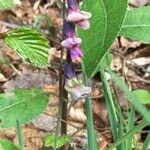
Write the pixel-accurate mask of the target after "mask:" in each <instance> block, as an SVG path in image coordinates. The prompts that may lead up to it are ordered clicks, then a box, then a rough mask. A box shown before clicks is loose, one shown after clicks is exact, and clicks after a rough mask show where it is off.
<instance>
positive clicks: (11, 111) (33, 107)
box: [0, 88, 49, 128]
mask: <svg viewBox="0 0 150 150" xmlns="http://www.w3.org/2000/svg"><path fill="white" fill-rule="evenodd" d="M48 101H49V95H48V94H47V93H44V92H43V91H42V90H41V89H38V88H33V89H30V90H25V89H16V90H14V91H12V92H10V93H4V94H0V128H9V127H15V126H16V121H17V120H18V121H19V123H20V124H24V123H27V122H29V121H31V120H32V119H33V118H35V117H37V116H38V115H39V114H41V113H42V112H43V111H44V109H45V108H46V106H47V104H48Z"/></svg>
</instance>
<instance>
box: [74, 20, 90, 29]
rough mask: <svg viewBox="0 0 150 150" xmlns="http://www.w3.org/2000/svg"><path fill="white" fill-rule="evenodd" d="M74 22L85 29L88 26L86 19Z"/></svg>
mask: <svg viewBox="0 0 150 150" xmlns="http://www.w3.org/2000/svg"><path fill="white" fill-rule="evenodd" d="M76 24H77V25H78V26H80V27H81V28H83V29H84V30H87V29H89V28H90V23H89V21H88V20H81V21H78V22H76Z"/></svg>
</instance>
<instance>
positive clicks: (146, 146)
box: [142, 131, 150, 150]
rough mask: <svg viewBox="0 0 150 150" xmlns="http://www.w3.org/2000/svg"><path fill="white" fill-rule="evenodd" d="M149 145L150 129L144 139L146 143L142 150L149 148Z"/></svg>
mask: <svg viewBox="0 0 150 150" xmlns="http://www.w3.org/2000/svg"><path fill="white" fill-rule="evenodd" d="M149 145H150V131H149V133H148V135H147V137H146V139H145V141H144V144H143V147H142V150H148V148H149Z"/></svg>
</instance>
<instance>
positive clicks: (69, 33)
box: [61, 22, 83, 62]
mask: <svg viewBox="0 0 150 150" xmlns="http://www.w3.org/2000/svg"><path fill="white" fill-rule="evenodd" d="M81 42H82V41H81V39H80V38H79V37H77V35H76V33H75V26H74V24H73V23H71V22H65V24H64V40H63V41H62V42H61V45H62V46H63V47H65V48H67V49H69V50H70V55H71V60H72V61H73V62H80V59H81V57H83V52H82V51H81V49H80V44H81Z"/></svg>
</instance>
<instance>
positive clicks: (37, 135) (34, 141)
mask: <svg viewBox="0 0 150 150" xmlns="http://www.w3.org/2000/svg"><path fill="white" fill-rule="evenodd" d="M15 1H16V7H15V8H13V9H12V10H5V11H0V32H5V31H7V30H8V29H10V28H15V27H20V26H25V25H27V26H31V27H36V28H37V29H40V30H41V31H42V32H43V34H45V36H46V37H47V39H48V40H49V43H50V45H51V48H50V53H51V55H52V57H51V62H50V65H51V66H54V68H55V67H57V65H58V63H59V58H60V49H61V47H60V42H61V39H62V38H61V30H62V22H63V20H62V10H61V9H60V5H59V3H57V2H56V1H55V0H50V1H47V0H22V1H20V0H15ZM148 3H149V1H143V3H142V2H141V1H138V0H137V1H136V0H134V1H132V3H130V6H132V7H139V6H141V5H146V4H148ZM0 49H2V51H0V62H1V60H3V61H2V62H1V63H0V92H1V93H3V92H7V91H10V90H12V89H15V88H17V87H21V88H31V87H41V88H43V89H45V90H47V91H49V92H51V93H53V94H51V97H50V100H49V105H48V106H47V108H46V110H45V111H44V113H43V114H41V115H40V116H39V117H38V118H36V119H34V120H33V121H32V122H31V123H29V124H26V125H24V127H23V135H24V141H25V150H43V149H44V148H43V147H44V143H43V137H44V136H45V135H46V134H48V133H54V129H55V125H56V114H57V110H58V102H59V99H58V94H59V93H58V73H59V72H58V70H57V69H54V68H49V69H47V68H45V69H39V68H37V67H33V66H32V65H29V64H27V63H25V62H23V61H22V60H21V58H20V57H19V56H18V55H17V54H16V53H15V52H13V51H12V50H11V49H10V48H9V47H7V46H6V45H5V44H4V43H3V41H0ZM110 52H111V53H112V57H113V59H112V63H111V69H112V70H114V71H115V72H117V73H118V74H120V75H123V76H124V77H125V79H126V81H127V83H128V85H129V86H130V87H131V88H132V89H146V90H150V45H149V44H144V43H141V42H137V41H133V40H130V39H125V38H123V37H119V38H117V39H116V40H115V42H114V44H113V45H112V47H111V49H110ZM6 62H7V63H6ZM77 67H80V66H77ZM78 76H79V78H81V76H82V74H81V72H80V71H79V72H78ZM108 80H109V76H108ZM90 82H91V85H92V92H91V100H92V110H93V116H94V124H95V130H96V135H97V137H98V141H99V143H100V147H101V150H105V149H106V147H107V146H108V145H109V144H110V143H112V142H113V139H112V134H111V131H110V126H109V123H108V117H107V108H106V105H105V101H104V97H103V95H102V88H101V86H102V84H101V80H100V77H99V74H96V75H95V76H94V77H93V78H92V79H91V81H90ZM118 94H119V97H120V105H121V108H122V111H123V112H124V113H126V108H127V105H129V104H128V103H127V101H126V98H125V96H124V94H123V93H122V92H121V91H119V90H118ZM84 104H85V101H84V100H80V101H78V102H77V103H76V104H75V105H74V106H73V107H71V109H70V113H69V122H68V134H69V135H70V136H71V137H72V142H71V143H70V145H71V147H72V149H74V150H75V149H77V150H80V149H86V146H87V133H86V115H85V108H84ZM139 118H140V116H139V115H137V120H138V119H139ZM143 133H144V132H143ZM0 138H2V139H9V140H11V141H13V142H14V143H16V144H17V143H18V141H17V136H16V131H15V129H12V128H11V129H0ZM136 138H137V139H138V141H139V142H140V143H141V144H142V142H143V140H144V135H143V134H142V132H141V134H140V135H139V134H137V135H136Z"/></svg>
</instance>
